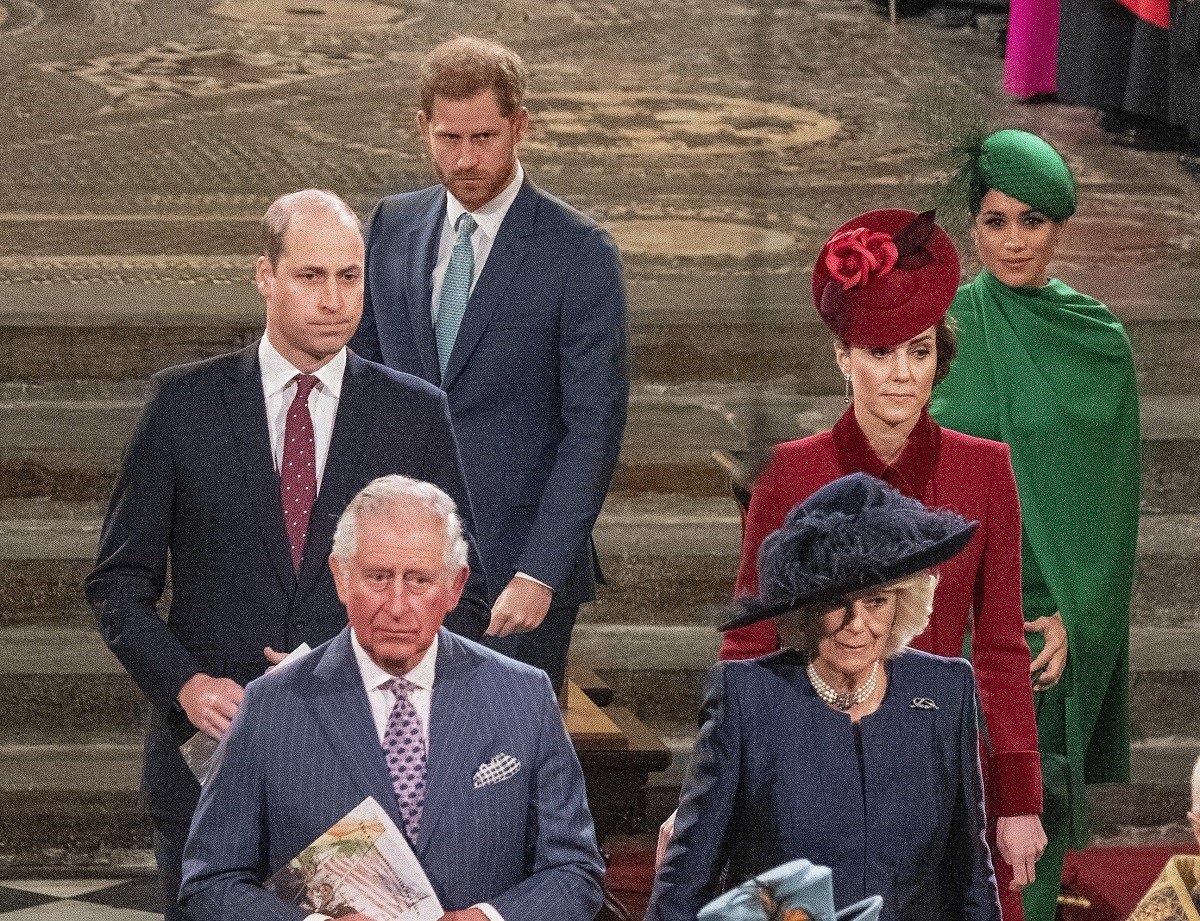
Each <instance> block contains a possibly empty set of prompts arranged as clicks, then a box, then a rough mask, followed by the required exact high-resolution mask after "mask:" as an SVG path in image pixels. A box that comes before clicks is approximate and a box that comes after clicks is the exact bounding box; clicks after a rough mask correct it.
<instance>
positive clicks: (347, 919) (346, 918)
mask: <svg viewBox="0 0 1200 921" xmlns="http://www.w3.org/2000/svg"><path fill="white" fill-rule="evenodd" d="M276 664H277V665H278V664H279V663H276ZM337 921H375V919H374V918H373V917H371V916H370V915H364V914H362V912H355V913H354V914H352V915H342V916H341V917H340V918H338V919H337Z"/></svg>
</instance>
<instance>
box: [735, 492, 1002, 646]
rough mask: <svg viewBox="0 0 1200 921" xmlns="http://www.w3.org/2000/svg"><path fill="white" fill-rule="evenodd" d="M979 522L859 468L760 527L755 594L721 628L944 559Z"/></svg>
mask: <svg viewBox="0 0 1200 921" xmlns="http://www.w3.org/2000/svg"><path fill="white" fill-rule="evenodd" d="M978 526H979V522H977V521H968V520H967V519H965V518H963V517H962V516H961V515H956V514H955V513H954V512H950V511H945V510H936V509H930V508H927V507H926V506H924V505H922V504H921V503H920V502H918V501H917V500H916V499H910V498H909V497H908V496H905V495H903V494H901V493H899V492H897V491H896V490H895V489H892V487H890V486H888V485H887V484H886V483H884V482H883V481H882V480H878V479H876V478H875V477H873V476H869V475H867V474H865V473H852V474H850V475H849V476H844V477H842V478H841V479H838V480H834V481H833V482H832V483H830V484H829V485H828V486H822V487H821V488H820V489H818V490H817V491H816V492H815V493H813V494H812V495H811V496H809V497H808V498H807V499H805V500H804V501H803V502H801V503H800V504H799V505H797V506H796V507H795V508H794V509H792V510H791V511H790V512H788V516H787V520H786V521H784V523H783V527H782V528H780V529H779V530H778V531H773V532H772V533H770V534H768V535H767V538H766V539H765V540H764V541H763V542H762V546H761V547H760V548H759V550H758V597H756V598H745V599H743V600H742V601H741V602H740V603H739V607H738V610H737V611H736V612H735V613H734V615H733V616H732V617H731V618H730V619H729V620H727V621H726V622H725V623H723V624H722V625H721V629H722V630H732V629H733V628H734V627H744V626H746V625H747V624H753V623H757V622H758V621H760V620H765V619H766V618H768V617H777V616H779V615H780V614H785V613H787V612H788V611H791V610H794V609H796V608H802V607H808V606H810V605H811V606H820V605H823V604H830V605H831V606H833V607H837V606H839V605H840V603H841V598H842V596H844V595H847V594H849V593H851V592H859V591H863V590H864V589H869V588H873V587H874V586H877V585H884V584H886V583H888V582H895V581H896V580H897V579H903V578H905V577H906V576H911V575H914V574H915V573H918V572H920V571H921V570H922V569H928V568H929V567H930V566H936V565H938V564H939V563H944V562H945V561H946V560H948V559H950V558H951V557H952V556H954V555H955V554H956V553H958V552H959V551H960V550H962V549H963V547H965V546H966V545H967V542H968V541H969V540H970V539H971V535H972V534H974V533H975V529H976V528H977V527H978Z"/></svg>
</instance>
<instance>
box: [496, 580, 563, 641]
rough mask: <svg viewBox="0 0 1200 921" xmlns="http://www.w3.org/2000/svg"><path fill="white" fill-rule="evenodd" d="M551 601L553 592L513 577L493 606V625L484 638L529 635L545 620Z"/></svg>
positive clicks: (532, 582)
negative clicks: (516, 634) (519, 634)
mask: <svg viewBox="0 0 1200 921" xmlns="http://www.w3.org/2000/svg"><path fill="white" fill-rule="evenodd" d="M553 599H554V592H552V591H550V589H548V588H546V586H544V585H542V584H541V583H540V582H534V581H533V580H532V579H526V578H525V577H524V576H513V578H512V581H511V582H509V583H508V585H507V586H505V588H504V591H502V592H501V593H500V597H499V598H497V599H496V603H495V604H494V605H492V622H491V623H490V624H488V628H487V635H488V636H511V635H512V634H514V633H528V632H529V631H530V630H532V629H533V628H534V627H536V626H537V625H538V624H540V623H541V622H542V621H543V620H545V619H546V612H547V611H549V610H550V602H551V601H552V600H553Z"/></svg>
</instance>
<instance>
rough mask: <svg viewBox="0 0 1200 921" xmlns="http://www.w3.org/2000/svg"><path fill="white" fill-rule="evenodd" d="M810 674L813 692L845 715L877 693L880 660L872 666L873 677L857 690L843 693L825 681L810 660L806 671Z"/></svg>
mask: <svg viewBox="0 0 1200 921" xmlns="http://www.w3.org/2000/svg"><path fill="white" fill-rule="evenodd" d="M805 670H806V671H807V672H808V680H809V681H811V682H812V686H813V690H814V691H816V692H817V696H818V697H820V698H821V700H823V701H825V703H827V704H829V706H831V707H833V708H834V709H835V710H841V711H842V712H843V713H845V712H846V711H847V710H849V709H850V708H851V707H856V706H858V705H859V704H861V703H862V702H863V701H865V700H866V699H867V698H869V697H870V696H871V695H872V694H874V693H875V685H876V683H877V681H878V678H879V660H878V659H876V660H875V663H874V664H873V665H872V666H871V675H870V677H869V678H867V680H866V681H864V682H863V683H862V685H860V686H859V687H858V689H857V690H854V691H848V692H846V693H842V692H841V691H837V690H835V689H834V688H833V687H831V686H830V684H829V683H828V682H827V681H825V679H824V678H822V677H821V676H820V675H818V674H817V670H816V669H815V668H814V667H813V664H812V660H809V663H808V665H807V666H806V669H805Z"/></svg>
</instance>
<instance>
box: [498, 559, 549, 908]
mask: <svg viewBox="0 0 1200 921" xmlns="http://www.w3.org/2000/svg"><path fill="white" fill-rule="evenodd" d="M516 575H517V577H518V578H521V579H528V580H529V581H530V582H536V583H537V584H538V585H540V586H541V587H542V588H549V589H550V591H552V592H553V591H554V589H552V588H550V586H549V585H547V584H546V583H545V582H543V581H542V580H541V579H535V578H534V577H533V576H531V575H530V574H529V573H527V572H518V573H516ZM496 917H497V918H499V917H500V916H499V915H497V916H496Z"/></svg>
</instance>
